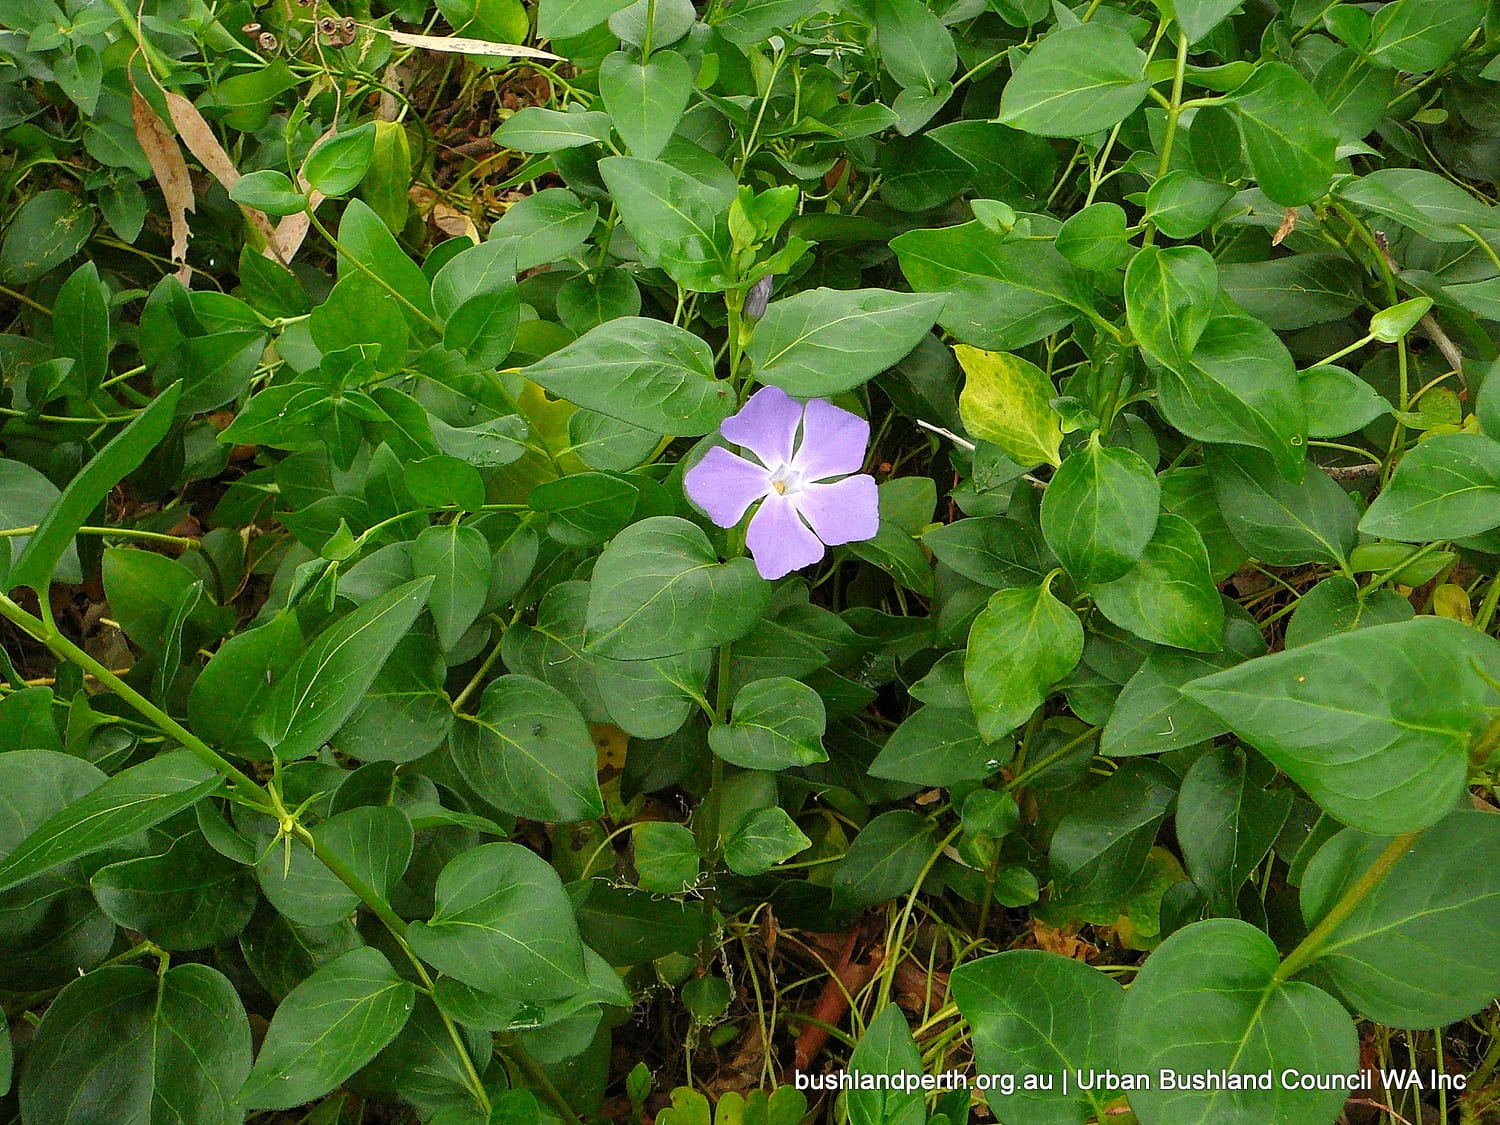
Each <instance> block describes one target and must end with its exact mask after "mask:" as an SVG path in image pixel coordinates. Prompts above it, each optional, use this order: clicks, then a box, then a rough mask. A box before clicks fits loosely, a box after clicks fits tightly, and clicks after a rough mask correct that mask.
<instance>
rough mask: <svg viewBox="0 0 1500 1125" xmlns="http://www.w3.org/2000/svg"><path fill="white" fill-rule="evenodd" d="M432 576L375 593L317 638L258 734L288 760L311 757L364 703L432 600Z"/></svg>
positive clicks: (278, 691) (274, 696)
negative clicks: (390, 657)
mask: <svg viewBox="0 0 1500 1125" xmlns="http://www.w3.org/2000/svg"><path fill="white" fill-rule="evenodd" d="M431 584H432V580H431V579H429V578H418V579H416V580H415V581H412V582H407V583H404V584H403V585H401V586H398V587H396V588H395V589H394V590H391V591H389V592H387V593H384V594H381V595H380V596H379V597H376V598H371V599H370V600H369V601H367V602H365V603H364V604H363V605H361V606H359V607H358V608H357V609H355V610H354V611H353V612H351V613H349V614H347V615H346V616H344V617H342V618H340V619H339V620H338V622H337V623H335V624H334V625H333V627H332V628H330V629H325V630H324V631H323V632H322V633H320V634H319V635H318V636H317V638H316V639H314V640H313V642H312V644H310V645H309V646H308V648H307V651H306V652H304V653H303V654H302V656H301V657H300V658H299V659H298V661H297V663H296V664H295V665H293V666H292V669H291V671H290V672H289V673H287V675H286V678H285V679H283V680H282V681H281V683H279V684H277V685H276V688H275V690H274V691H273V692H272V693H271V698H270V701H269V703H268V704H267V707H266V710H265V711H264V712H263V713H262V715H261V716H260V719H259V721H258V722H257V725H256V728H255V733H256V735H257V736H258V737H259V738H261V739H262V740H263V741H264V742H265V743H266V745H268V746H270V747H271V748H272V749H273V750H274V751H275V752H276V755H277V756H278V757H279V758H281V759H283V760H291V759H295V758H305V757H307V756H308V755H310V754H313V753H316V752H317V750H318V748H319V747H320V746H322V745H323V744H324V743H325V742H327V741H328V740H329V739H330V738H332V737H333V735H334V733H335V732H336V731H337V730H338V729H339V727H341V726H343V725H344V720H345V719H347V718H348V717H349V716H350V714H352V713H353V711H354V709H355V708H356V707H358V706H359V703H360V700H362V699H363V698H364V695H365V692H367V691H368V690H369V689H370V684H371V683H373V682H374V680H375V676H376V675H377V674H378V673H379V671H380V666H381V665H382V664H383V663H384V662H385V659H386V657H388V656H389V655H390V654H391V650H392V649H394V648H395V647H396V644H397V642H399V641H400V640H401V638H402V637H403V636H405V635H406V633H407V631H408V630H409V629H410V628H411V627H412V623H413V622H415V621H416V619H417V615H418V614H419V613H421V612H422V610H423V608H424V607H425V606H426V603H427V592H428V589H429V588H430V586H431Z"/></svg>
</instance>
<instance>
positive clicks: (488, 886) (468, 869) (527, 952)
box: [407, 844, 587, 1000]
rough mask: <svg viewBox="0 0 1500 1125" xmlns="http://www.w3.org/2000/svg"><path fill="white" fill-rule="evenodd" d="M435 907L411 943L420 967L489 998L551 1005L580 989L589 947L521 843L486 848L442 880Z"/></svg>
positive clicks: (547, 871) (549, 877)
mask: <svg viewBox="0 0 1500 1125" xmlns="http://www.w3.org/2000/svg"><path fill="white" fill-rule="evenodd" d="M435 898H436V908H435V910H434V911H433V915H432V918H431V919H430V920H428V921H426V922H414V923H412V925H411V929H410V930H409V931H408V936H407V940H408V941H409V942H410V943H411V946H412V949H413V950H415V951H416V953H417V955H418V956H419V957H421V958H422V960H424V961H426V962H428V963H429V964H430V965H432V966H433V967H434V968H436V969H438V970H440V971H441V972H443V973H446V974H447V975H449V976H451V977H453V978H454V979H455V980H459V981H462V982H463V983H464V984H467V985H470V986H471V987H473V988H477V989H480V990H481V991H483V992H492V993H496V994H498V995H501V996H513V997H516V998H517V999H524V1000H547V999H551V998H553V997H558V996H568V995H571V994H572V993H574V992H577V991H579V990H580V989H582V988H583V987H584V986H585V984H586V983H587V982H586V980H585V977H584V963H583V942H582V940H581V939H580V938H579V936H578V924H577V922H576V921H574V918H573V908H572V905H571V903H570V902H569V900H568V896H567V894H566V893H565V892H564V891H563V886H562V881H561V880H560V879H558V877H557V872H556V871H554V870H553V869H552V868H551V867H550V866H548V864H547V862H546V861H545V860H543V859H542V858H541V857H540V856H538V855H537V854H536V853H535V852H532V851H530V850H528V849H526V848H523V847H522V846H521V845H519V844H485V845H483V846H481V847H477V848H471V849H469V850H468V851H466V852H464V853H463V854H462V855H460V856H458V858H456V859H454V860H452V861H451V862H450V863H449V864H448V865H447V866H446V867H444V868H443V872H442V874H441V875H439V876H438V881H437V890H436V892H435Z"/></svg>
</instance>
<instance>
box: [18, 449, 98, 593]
mask: <svg viewBox="0 0 1500 1125" xmlns="http://www.w3.org/2000/svg"><path fill="white" fill-rule="evenodd" d="M61 495H62V493H60V492H59V491H58V490H57V485H55V484H53V483H52V482H51V481H50V480H48V479H47V478H46V477H44V476H42V474H41V473H39V472H37V471H36V470H35V469H33V468H32V467H31V466H30V465H27V464H25V463H24V462H21V461H7V460H0V520H3V521H4V522H5V526H6V527H8V528H11V527H32V526H34V525H36V524H40V523H41V522H42V520H43V519H45V518H46V516H47V512H48V510H49V509H50V508H51V507H52V506H53V505H54V504H56V503H57V498H58V497H59V496H61ZM30 541H31V537H30V536H29V535H16V536H12V537H11V540H10V550H9V551H8V552H7V551H0V563H4V564H5V565H4V566H0V575H3V574H4V571H5V567H6V566H8V565H9V563H10V558H11V557H12V555H22V554H25V552H26V544H27V543H29V542H30ZM52 572H53V574H54V575H55V576H56V577H57V579H58V581H60V582H73V583H77V582H82V581H83V570H82V568H81V567H80V566H79V563H78V548H77V547H76V546H75V545H74V543H73V541H72V540H71V539H70V540H69V541H68V545H67V546H66V547H65V548H64V549H63V553H62V557H61V558H60V559H58V561H57V565H56V566H54V567H53V569H52ZM9 588H10V585H9V583H8V582H7V583H6V589H9Z"/></svg>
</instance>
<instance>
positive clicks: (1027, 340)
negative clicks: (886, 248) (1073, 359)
mask: <svg viewBox="0 0 1500 1125" xmlns="http://www.w3.org/2000/svg"><path fill="white" fill-rule="evenodd" d="M891 249H893V250H894V251H895V252H896V257H897V258H898V259H899V260H900V262H901V272H902V273H904V274H905V275H906V279H907V281H909V282H911V286H912V288H913V289H916V290H918V291H921V292H926V293H933V292H943V293H946V294H947V296H948V299H947V301H945V302H944V304H943V311H942V313H941V315H940V316H939V318H938V320H939V323H941V324H942V326H943V327H944V328H946V329H947V330H948V331H949V332H951V333H952V334H953V335H954V336H955V337H957V338H958V339H959V340H962V341H963V342H964V343H966V344H973V345H974V346H976V347H980V348H994V349H998V350H1004V349H1012V348H1021V347H1025V346H1026V345H1027V344H1034V343H1036V342H1037V341H1038V340H1040V339H1042V338H1044V337H1046V336H1048V335H1049V334H1051V333H1053V332H1056V331H1058V330H1059V329H1061V328H1066V327H1067V326H1068V325H1069V324H1072V323H1073V321H1075V320H1076V319H1078V316H1079V314H1080V313H1081V312H1082V311H1083V310H1084V309H1087V308H1088V307H1089V298H1088V294H1087V292H1086V290H1085V289H1084V287H1083V283H1082V282H1081V281H1080V279H1079V276H1078V274H1077V272H1076V271H1075V270H1074V269H1073V267H1072V266H1070V265H1069V264H1068V261H1067V259H1066V258H1064V257H1063V256H1062V255H1061V254H1059V253H1058V252H1057V249H1056V248H1055V247H1053V246H1050V245H1048V244H1047V243H1046V242H1031V241H1026V240H1015V241H1012V240H1011V238H1010V236H1009V235H1006V234H1003V233H999V232H996V231H992V230H990V229H988V228H987V227H985V226H984V225H983V224H982V223H979V222H973V223H964V224H962V225H961V226H956V227H941V228H938V229H933V230H911V231H907V232H906V233H905V234H902V235H898V236H897V237H895V238H893V239H891Z"/></svg>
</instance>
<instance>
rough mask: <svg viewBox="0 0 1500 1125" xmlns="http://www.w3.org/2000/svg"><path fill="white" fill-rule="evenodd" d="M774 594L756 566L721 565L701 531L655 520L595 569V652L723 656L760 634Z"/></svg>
mask: <svg viewBox="0 0 1500 1125" xmlns="http://www.w3.org/2000/svg"><path fill="white" fill-rule="evenodd" d="M772 590H773V587H772V585H771V584H770V583H769V582H766V581H765V580H764V579H762V578H761V577H760V575H759V574H758V573H757V572H756V570H755V564H754V563H753V562H751V561H750V560H749V559H747V558H735V559H730V560H729V561H728V562H727V563H720V562H719V561H718V556H717V555H716V554H715V553H714V550H713V548H712V546H710V544H709V542H708V537H707V536H706V535H705V534H704V533H703V531H702V529H701V528H699V527H698V526H697V525H696V524H691V523H689V522H688V521H687V520H683V519H678V518H677V517H676V516H652V517H651V518H649V519H644V520H640V521H638V522H636V523H633V524H631V525H630V526H629V527H627V528H626V529H625V530H624V531H622V532H620V534H619V535H617V536H615V538H614V540H613V541H612V542H611V543H610V544H609V546H608V547H606V548H604V552H603V554H601V555H600V556H599V561H598V562H597V563H596V564H595V566H594V576H593V582H592V583H591V587H590V590H589V608H588V635H589V640H588V646H587V647H588V650H589V651H590V652H596V653H599V654H601V655H604V656H611V657H617V658H620V659H625V660H652V659H655V658H657V657H662V656H675V655H677V654H678V653H683V652H695V651H698V650H700V649H707V648H715V647H717V646H718V645H721V644H723V643H725V642H726V641H733V640H738V639H739V638H740V637H742V636H744V635H745V634H746V633H748V632H749V631H750V630H751V629H752V628H754V626H755V623H756V622H757V621H759V620H760V617H761V615H762V614H763V613H764V612H765V609H766V607H767V606H768V605H769V604H770V601H771V593H772Z"/></svg>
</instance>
